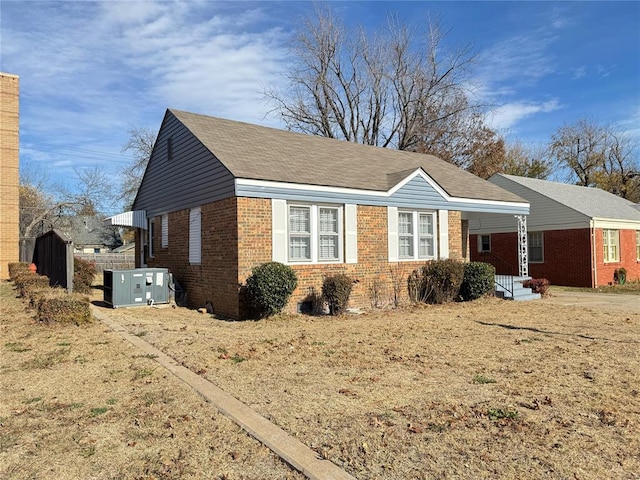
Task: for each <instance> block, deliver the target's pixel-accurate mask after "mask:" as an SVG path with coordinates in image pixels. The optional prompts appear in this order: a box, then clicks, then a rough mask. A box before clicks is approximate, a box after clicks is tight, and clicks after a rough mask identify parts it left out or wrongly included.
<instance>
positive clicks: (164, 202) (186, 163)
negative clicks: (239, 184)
mask: <svg viewBox="0 0 640 480" xmlns="http://www.w3.org/2000/svg"><path fill="white" fill-rule="evenodd" d="M169 138H170V139H171V145H172V158H171V159H169V158H168V148H167V145H168V143H167V140H168V139H169ZM233 195H234V180H233V177H232V176H231V174H230V173H229V171H228V170H227V169H226V168H225V167H224V165H222V164H221V163H220V162H219V161H218V159H216V158H215V156H214V155H213V154H212V153H211V152H210V151H209V150H208V149H207V148H205V147H204V146H203V145H202V143H201V142H200V141H199V140H198V139H197V138H196V137H195V136H194V135H193V134H192V133H191V132H190V131H189V130H188V129H187V128H185V127H184V125H182V123H181V122H179V121H178V120H177V119H176V118H175V117H174V116H173V114H171V113H170V112H167V114H166V115H165V118H164V120H163V123H162V127H161V128H160V132H159V134H158V138H157V140H156V144H155V146H154V148H153V153H152V154H151V158H150V160H149V165H148V167H147V171H146V172H145V176H144V181H143V183H142V185H140V189H139V190H138V195H137V197H136V200H135V202H134V209H135V210H146V212H147V217H148V218H150V217H153V216H156V215H160V214H164V213H169V212H174V211H178V210H184V209H187V208H192V207H197V206H199V205H204V204H207V203H210V202H214V201H216V200H221V199H224V198H228V197H231V196H233Z"/></svg>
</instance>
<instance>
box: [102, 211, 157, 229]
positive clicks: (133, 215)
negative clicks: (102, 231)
mask: <svg viewBox="0 0 640 480" xmlns="http://www.w3.org/2000/svg"><path fill="white" fill-rule="evenodd" d="M103 223H104V225H106V226H109V225H116V226H119V227H136V228H142V229H144V230H146V229H147V212H146V211H144V210H133V211H130V212H122V213H119V214H117V215H114V216H113V217H109V218H105V219H104V220H103Z"/></svg>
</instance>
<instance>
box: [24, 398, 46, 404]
mask: <svg viewBox="0 0 640 480" xmlns="http://www.w3.org/2000/svg"><path fill="white" fill-rule="evenodd" d="M40 400H42V397H33V398H29V399H27V400H25V401H24V404H25V405H31V404H32V403H37V402H39V401H40Z"/></svg>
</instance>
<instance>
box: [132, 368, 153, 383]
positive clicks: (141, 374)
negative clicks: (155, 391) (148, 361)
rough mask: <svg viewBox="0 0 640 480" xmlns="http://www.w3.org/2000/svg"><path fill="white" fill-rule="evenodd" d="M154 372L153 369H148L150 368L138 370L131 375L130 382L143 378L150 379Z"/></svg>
mask: <svg viewBox="0 0 640 480" xmlns="http://www.w3.org/2000/svg"><path fill="white" fill-rule="evenodd" d="M154 371H155V369H150V368H139V369H138V370H136V373H135V374H134V375H133V378H132V380H133V381H135V380H142V379H143V378H146V377H150V376H151V375H153V372H154Z"/></svg>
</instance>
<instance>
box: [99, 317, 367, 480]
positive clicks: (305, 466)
mask: <svg viewBox="0 0 640 480" xmlns="http://www.w3.org/2000/svg"><path fill="white" fill-rule="evenodd" d="M92 310H93V315H94V316H95V317H96V318H97V319H98V320H100V321H101V322H102V323H104V324H105V325H106V326H108V327H109V328H111V329H112V330H113V331H115V332H116V333H118V334H120V335H121V336H122V337H123V338H124V339H125V340H127V341H129V342H130V343H132V344H133V345H135V346H136V347H138V348H139V349H140V350H141V351H143V352H144V353H145V354H149V355H154V356H155V360H156V361H157V362H158V363H159V364H160V365H162V366H163V367H164V368H166V369H167V370H168V371H169V372H171V373H172V374H174V375H175V376H176V377H178V378H179V379H180V380H182V381H183V382H185V383H186V384H187V385H189V386H190V387H192V388H193V389H194V390H196V391H197V392H198V393H200V394H201V395H202V396H203V397H204V398H205V399H206V400H207V401H208V402H211V403H212V404H213V405H214V406H215V407H216V408H217V409H218V410H219V411H220V412H221V413H222V414H224V415H226V416H227V417H229V418H230V419H231V420H233V421H234V422H236V423H237V424H238V425H240V426H241V427H242V428H243V429H244V430H245V431H246V432H247V433H249V435H251V436H252V437H254V438H255V439H257V440H258V441H259V442H261V443H262V444H263V445H265V446H266V447H267V448H269V449H271V451H273V452H274V453H275V454H276V455H278V456H279V457H280V458H282V460H284V461H285V462H286V463H288V464H289V465H291V466H292V467H293V468H295V469H296V470H298V471H299V472H301V473H302V474H303V475H305V476H306V477H307V478H310V479H313V480H355V477H353V476H351V475H349V474H348V473H347V472H345V471H344V470H342V469H341V468H339V467H338V466H336V465H335V464H333V463H331V462H330V461H329V460H323V459H321V458H320V457H319V456H318V454H317V453H316V452H314V451H313V450H311V449H310V448H309V447H307V446H306V445H305V444H303V443H302V442H300V441H299V440H297V439H296V438H295V437H293V436H291V435H289V434H288V433H287V432H285V431H284V430H282V429H281V428H280V427H277V426H276V425H274V424H273V423H271V422H270V421H268V420H267V419H266V418H264V417H262V416H261V415H258V414H257V413H256V412H255V411H254V410H252V409H251V408H249V407H248V406H247V405H245V404H244V403H242V402H240V401H239V400H237V399H236V398H234V397H232V396H231V395H229V394H228V393H226V392H225V391H224V390H222V389H221V388H219V387H217V386H215V385H214V384H213V383H211V382H209V381H208V380H206V379H204V378H203V377H201V376H200V375H197V374H196V373H194V372H192V371H191V370H189V369H188V368H185V367H183V366H182V365H179V364H178V363H177V362H176V361H175V360H174V359H173V358H171V357H170V356H168V355H166V354H165V353H163V352H162V351H160V350H158V349H157V348H155V347H154V346H152V345H150V344H148V343H147V342H145V341H144V340H142V339H141V338H140V337H137V336H135V335H133V334H130V333H129V332H127V331H126V329H124V328H123V327H122V326H120V325H119V324H118V323H117V322H115V321H113V320H112V319H111V318H109V316H108V315H106V314H104V313H103V312H101V311H100V309H99V308H97V307H95V306H92Z"/></svg>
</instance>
